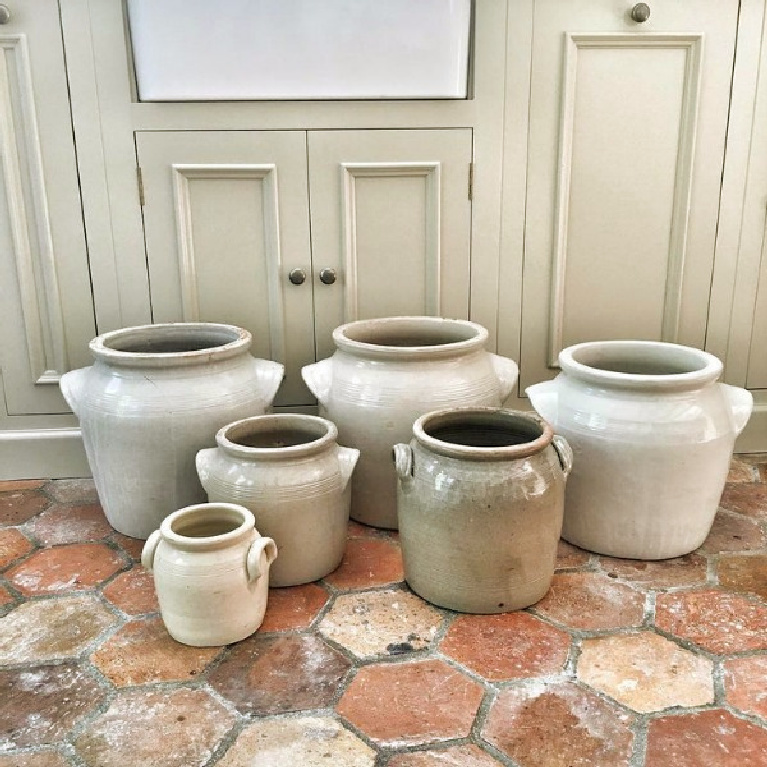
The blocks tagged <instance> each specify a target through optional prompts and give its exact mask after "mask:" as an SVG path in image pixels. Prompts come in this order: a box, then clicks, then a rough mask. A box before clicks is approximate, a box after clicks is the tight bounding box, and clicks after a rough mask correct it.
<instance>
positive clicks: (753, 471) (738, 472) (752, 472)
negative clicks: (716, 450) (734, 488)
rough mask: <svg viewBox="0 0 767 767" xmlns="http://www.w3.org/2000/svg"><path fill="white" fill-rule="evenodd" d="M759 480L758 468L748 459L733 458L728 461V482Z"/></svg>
mask: <svg viewBox="0 0 767 767" xmlns="http://www.w3.org/2000/svg"><path fill="white" fill-rule="evenodd" d="M758 480H759V469H758V468H757V467H756V466H754V465H753V464H752V463H749V462H748V461H742V460H740V459H739V458H733V459H732V460H731V461H730V471H729V473H728V474H727V481H728V482H756V481H758Z"/></svg>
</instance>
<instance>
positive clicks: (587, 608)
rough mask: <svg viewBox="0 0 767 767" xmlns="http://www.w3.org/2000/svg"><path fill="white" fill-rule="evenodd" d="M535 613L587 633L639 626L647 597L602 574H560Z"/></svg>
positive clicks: (538, 604)
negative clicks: (587, 631)
mask: <svg viewBox="0 0 767 767" xmlns="http://www.w3.org/2000/svg"><path fill="white" fill-rule="evenodd" d="M533 609H534V610H535V612H538V613H541V614H542V615H546V616H548V617H549V618H553V619H554V620H556V621H559V622H560V623H562V624H564V625H565V626H570V627H571V628H578V629H584V630H594V629H610V628H620V627H621V626H639V625H641V623H642V619H643V618H644V596H643V595H642V594H640V593H639V592H638V591H635V590H634V589H632V588H631V587H630V586H625V585H624V584H622V583H616V582H615V581H614V580H611V579H610V578H608V577H606V576H604V575H601V574H599V573H558V574H556V575H555V576H554V580H553V581H552V583H551V588H550V589H549V592H548V594H546V596H545V597H544V598H543V599H542V600H541V601H540V602H538V603H537V604H536V605H535V606H534V608H533Z"/></svg>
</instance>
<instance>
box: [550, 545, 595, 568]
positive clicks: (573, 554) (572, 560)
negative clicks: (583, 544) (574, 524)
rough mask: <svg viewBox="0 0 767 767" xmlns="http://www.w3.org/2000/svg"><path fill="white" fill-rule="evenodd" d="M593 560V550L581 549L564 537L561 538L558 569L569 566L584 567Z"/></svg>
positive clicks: (558, 549)
mask: <svg viewBox="0 0 767 767" xmlns="http://www.w3.org/2000/svg"><path fill="white" fill-rule="evenodd" d="M590 560H591V552H588V551H584V550H583V549H579V548H578V547H577V546H573V544H572V543H568V542H567V541H566V540H564V539H563V538H560V539H559V543H558V544H557V564H556V568H557V570H564V569H566V568H568V567H582V566H583V565H587V564H588V563H589V561H590Z"/></svg>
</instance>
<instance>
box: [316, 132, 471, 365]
mask: <svg viewBox="0 0 767 767" xmlns="http://www.w3.org/2000/svg"><path fill="white" fill-rule="evenodd" d="M471 157H472V134H471V131H470V130H464V129H450V130H402V131H396V130H365V131H362V130H361V131H311V132H310V133H309V188H310V209H311V220H312V256H313V261H314V269H315V310H316V332H317V355H318V357H320V358H321V357H326V356H328V355H330V354H332V353H333V349H334V346H333V343H332V340H331V334H332V331H333V328H335V327H336V326H337V325H340V324H342V323H343V322H350V321H352V320H356V319H368V318H373V317H382V316H392V315H403V314H410V315H422V314H426V315H442V316H445V317H467V316H468V312H469V251H470V243H469V238H470V215H471V202H470V200H469V197H468V173H469V163H470V162H471ZM323 268H332V269H334V270H335V271H336V274H337V280H336V282H335V283H333V284H332V285H326V284H323V283H322V282H321V281H320V280H319V278H318V275H319V272H320V270H321V269H323Z"/></svg>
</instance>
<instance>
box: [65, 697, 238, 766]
mask: <svg viewBox="0 0 767 767" xmlns="http://www.w3.org/2000/svg"><path fill="white" fill-rule="evenodd" d="M234 722H235V716H234V715H233V714H232V713H231V712H229V711H227V710H226V708H224V706H222V705H221V704H220V703H219V702H218V701H217V700H215V699H214V698H212V697H211V696H210V695H209V694H208V693H207V692H206V691H205V690H174V691H172V692H166V691H162V690H132V691H130V692H126V693H123V694H121V695H118V696H117V697H116V698H115V699H114V700H113V701H112V703H111V704H110V706H109V708H108V709H107V711H106V712H105V713H103V714H101V716H99V717H97V718H96V719H95V720H94V721H93V722H91V723H90V724H89V726H88V728H87V729H86V730H85V732H83V733H82V734H81V735H79V736H78V737H77V738H76V739H75V741H74V745H75V750H76V751H77V754H78V756H79V757H80V759H82V761H83V762H84V763H85V764H86V765H88V767H126V765H130V767H190V765H202V764H205V763H207V761H208V759H210V757H211V755H212V753H213V751H214V750H215V748H216V747H217V746H218V744H219V742H220V741H221V739H222V738H223V737H224V735H226V734H227V732H229V730H230V729H231V728H232V725H233V724H234Z"/></svg>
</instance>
